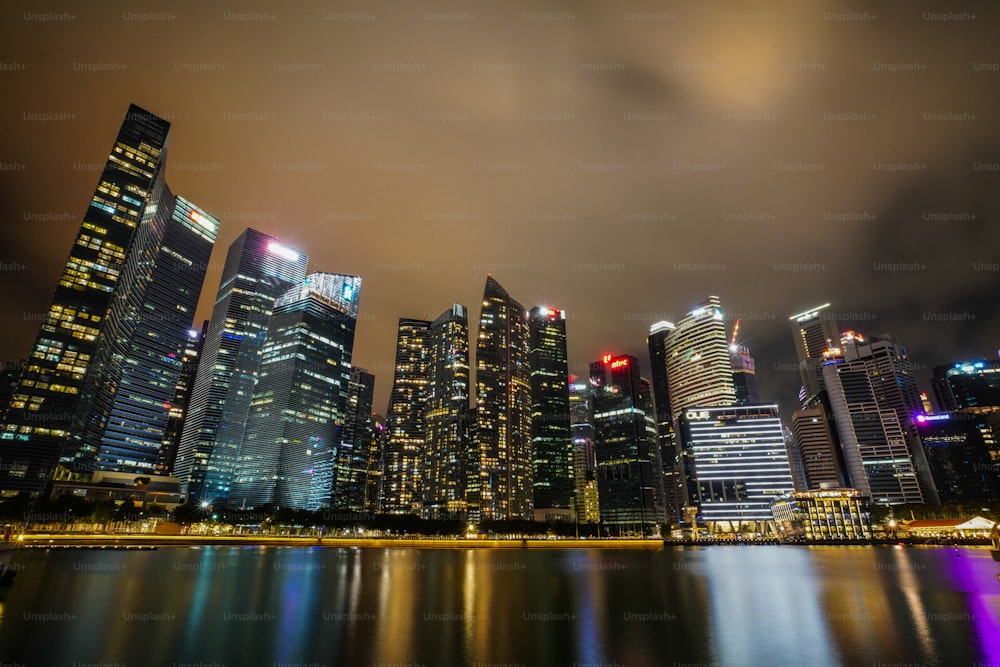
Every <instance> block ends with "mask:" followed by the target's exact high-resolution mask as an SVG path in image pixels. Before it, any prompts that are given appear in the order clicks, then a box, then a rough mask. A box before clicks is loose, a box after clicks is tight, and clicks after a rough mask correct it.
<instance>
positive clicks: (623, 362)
mask: <svg viewBox="0 0 1000 667" xmlns="http://www.w3.org/2000/svg"><path fill="white" fill-rule="evenodd" d="M625 366H628V359H627V358H625V359H616V360H615V361H612V362H611V368H624V367H625Z"/></svg>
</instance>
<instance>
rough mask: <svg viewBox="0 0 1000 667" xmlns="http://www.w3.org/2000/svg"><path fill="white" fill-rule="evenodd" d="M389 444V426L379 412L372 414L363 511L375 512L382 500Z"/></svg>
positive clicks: (377, 510)
mask: <svg viewBox="0 0 1000 667" xmlns="http://www.w3.org/2000/svg"><path fill="white" fill-rule="evenodd" d="M388 444H389V426H388V424H387V423H386V418H385V417H384V416H383V415H380V414H377V413H376V414H373V415H372V440H371V448H370V449H369V450H368V475H367V477H366V479H365V512H366V513H368V514H377V513H378V512H379V511H380V505H381V502H382V477H383V476H384V474H385V448H386V446H387V445H388Z"/></svg>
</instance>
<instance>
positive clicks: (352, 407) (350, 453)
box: [333, 366, 375, 512]
mask: <svg viewBox="0 0 1000 667" xmlns="http://www.w3.org/2000/svg"><path fill="white" fill-rule="evenodd" d="M374 397H375V376H374V375H372V374H371V373H369V372H368V371H367V370H365V369H364V368H358V367H357V366H351V375H350V379H349V380H348V383H347V413H346V414H345V416H344V429H343V437H342V438H341V442H340V448H339V450H338V451H337V466H336V474H335V475H334V486H333V506H334V507H336V508H337V509H341V510H346V511H349V512H364V511H365V509H366V507H365V494H366V491H367V488H368V459H369V457H370V456H371V446H372V402H373V401H374Z"/></svg>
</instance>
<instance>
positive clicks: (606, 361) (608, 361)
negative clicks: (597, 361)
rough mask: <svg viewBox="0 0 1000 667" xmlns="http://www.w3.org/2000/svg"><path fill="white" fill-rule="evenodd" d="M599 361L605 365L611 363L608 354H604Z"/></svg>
mask: <svg viewBox="0 0 1000 667" xmlns="http://www.w3.org/2000/svg"><path fill="white" fill-rule="evenodd" d="M601 361H602V362H604V363H606V364H607V363H611V355H610V354H605V355H604V356H603V357H601Z"/></svg>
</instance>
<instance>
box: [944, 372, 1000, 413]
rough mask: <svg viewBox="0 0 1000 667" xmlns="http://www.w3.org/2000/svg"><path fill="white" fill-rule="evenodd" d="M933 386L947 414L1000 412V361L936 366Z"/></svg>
mask: <svg viewBox="0 0 1000 667" xmlns="http://www.w3.org/2000/svg"><path fill="white" fill-rule="evenodd" d="M931 383H932V385H933V387H934V395H935V398H937V402H938V405H940V406H941V409H942V410H943V411H945V412H950V411H954V410H961V409H964V408H974V409H986V410H992V409H997V408H1000V359H977V360H975V361H957V362H955V363H953V364H949V365H947V366H935V367H934V377H933V378H931Z"/></svg>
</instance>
